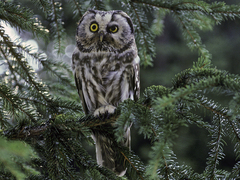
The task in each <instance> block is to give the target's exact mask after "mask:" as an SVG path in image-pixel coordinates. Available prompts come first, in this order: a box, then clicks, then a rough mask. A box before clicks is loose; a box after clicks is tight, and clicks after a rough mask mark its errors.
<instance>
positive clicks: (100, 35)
mask: <svg viewBox="0 0 240 180" xmlns="http://www.w3.org/2000/svg"><path fill="white" fill-rule="evenodd" d="M103 36H104V32H103V31H100V32H99V38H100V42H102V41H103Z"/></svg>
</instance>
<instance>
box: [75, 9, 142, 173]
mask: <svg viewBox="0 0 240 180" xmlns="http://www.w3.org/2000/svg"><path fill="white" fill-rule="evenodd" d="M76 44H77V47H76V48H75V50H74V52H73V55H72V69H73V73H74V78H75V83H76V87H77V90H78V94H79V96H80V99H81V102H82V106H83V109H84V111H85V114H92V115H94V116H95V117H98V116H100V115H103V114H113V113H114V112H115V109H116V107H117V106H118V104H119V103H120V102H123V101H124V100H126V99H132V100H135V101H136V100H137V99H138V98H139V93H140V90H139V87H140V80H139V61H140V59H139V57H138V51H137V46H136V43H135V38H134V28H133V23H132V21H131V19H130V17H129V16H128V15H127V14H126V13H125V12H123V11H120V10H114V11H97V10H89V11H87V12H86V13H85V14H84V15H83V17H82V18H81V19H80V21H79V24H78V27H77V32H76ZM123 113H124V112H123ZM93 138H94V140H95V146H96V158H97V163H98V164H99V165H100V166H104V167H107V168H109V169H111V170H112V171H114V172H115V173H116V174H117V175H118V176H123V175H124V174H125V172H126V168H125V167H124V163H123V162H122V161H120V160H119V158H117V157H119V154H117V152H116V151H115V149H116V146H115V143H114V142H113V140H112V139H111V138H109V137H108V136H107V135H105V134H104V133H101V132H93ZM123 139H124V141H123V142H121V145H122V146H125V147H127V148H130V140H131V137H130V127H126V128H125V135H124V138H123Z"/></svg>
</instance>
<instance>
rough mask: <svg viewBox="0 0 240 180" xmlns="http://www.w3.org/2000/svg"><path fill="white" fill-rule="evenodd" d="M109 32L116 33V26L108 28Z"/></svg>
mask: <svg viewBox="0 0 240 180" xmlns="http://www.w3.org/2000/svg"><path fill="white" fill-rule="evenodd" d="M109 31H110V32H111V33H116V32H117V31H118V26H117V25H113V26H111V27H110V28H109Z"/></svg>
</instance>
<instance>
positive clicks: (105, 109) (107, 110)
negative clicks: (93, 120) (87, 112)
mask: <svg viewBox="0 0 240 180" xmlns="http://www.w3.org/2000/svg"><path fill="white" fill-rule="evenodd" d="M115 110H116V107H114V106H112V105H106V106H101V107H100V108H98V109H96V110H95V111H94V113H93V115H94V116H95V117H98V118H99V117H100V116H101V115H104V114H107V115H109V114H113V113H114V112H115Z"/></svg>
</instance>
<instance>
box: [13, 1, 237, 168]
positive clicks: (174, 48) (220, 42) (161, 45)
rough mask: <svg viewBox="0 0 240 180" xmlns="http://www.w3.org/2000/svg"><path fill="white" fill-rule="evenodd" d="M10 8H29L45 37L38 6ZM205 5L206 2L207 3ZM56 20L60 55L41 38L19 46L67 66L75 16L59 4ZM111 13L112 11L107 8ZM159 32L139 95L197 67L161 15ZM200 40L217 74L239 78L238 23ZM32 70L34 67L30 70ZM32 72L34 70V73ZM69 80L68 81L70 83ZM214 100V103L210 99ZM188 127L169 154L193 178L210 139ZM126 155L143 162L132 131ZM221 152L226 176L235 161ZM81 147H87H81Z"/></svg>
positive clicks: (229, 151) (141, 145) (143, 148)
mask: <svg viewBox="0 0 240 180" xmlns="http://www.w3.org/2000/svg"><path fill="white" fill-rule="evenodd" d="M9 2H13V3H16V4H21V6H23V7H28V8H30V9H31V10H32V11H33V12H34V14H36V15H37V17H38V18H39V20H40V21H41V22H42V25H43V26H44V27H46V29H49V30H50V31H51V28H52V27H50V24H49V21H47V20H46V17H45V16H44V14H43V13H42V10H40V9H39V8H38V6H36V5H34V4H33V3H32V1H30V0H12V1H11V0H9ZM208 2H211V1H208ZM224 2H226V4H228V5H230V4H239V3H240V2H239V0H225V1H224ZM62 3H63V4H62V7H63V9H62V14H63V15H62V18H63V19H62V20H63V22H64V24H63V27H64V28H65V30H66V32H65V33H64V36H65V38H64V42H63V44H62V52H61V53H60V54H58V52H57V50H56V49H54V42H53V40H54V38H51V37H50V39H49V42H48V43H47V44H46V43H45V41H44V40H42V39H41V38H36V37H35V36H34V35H33V34H31V33H29V32H27V31H18V30H16V32H17V33H19V35H20V37H21V38H22V40H23V41H26V42H29V40H34V41H35V42H37V46H36V47H37V48H38V50H39V51H42V52H45V53H46V55H47V56H48V58H49V59H54V60H56V61H59V62H65V63H67V64H69V65H70V62H71V55H72V51H73V49H74V47H75V30H76V27H77V22H78V20H79V19H80V16H75V17H73V15H72V11H73V9H72V7H71V5H70V4H69V2H68V1H67V0H66V1H62ZM112 7H117V6H115V4H114V3H112ZM152 16H153V15H152V14H151V13H149V16H148V18H149V19H151V18H152ZM161 23H162V25H163V26H164V28H163V31H162V33H161V34H160V35H159V36H157V37H156V38H155V45H156V56H155V57H154V60H153V62H152V63H153V65H152V66H147V67H143V66H142V67H141V92H143V91H144V89H145V88H146V87H149V86H151V85H163V86H166V87H171V86H172V78H173V77H174V76H175V74H177V73H179V72H181V71H183V70H185V69H188V68H190V67H192V64H193V62H194V61H197V58H198V52H197V51H190V50H189V48H188V47H187V45H186V41H185V40H184V39H183V36H182V34H181V30H180V29H179V27H178V25H177V24H176V22H175V21H174V19H173V18H172V17H171V14H169V15H167V16H166V17H165V18H164V19H163V21H162V22H161ZM198 32H199V34H200V36H201V37H202V42H203V44H205V45H206V48H207V49H208V50H209V51H210V53H211V54H212V64H213V66H216V67H217V68H218V69H222V70H227V71H229V72H230V73H233V74H239V68H240V55H239V53H240V51H239V47H240V20H239V19H235V20H234V21H232V20H229V21H225V22H222V23H221V24H218V25H216V26H214V27H213V29H212V31H200V30H199V31H198ZM35 66H38V64H35ZM36 69H37V68H36ZM37 73H38V75H39V77H40V78H41V79H43V81H44V82H49V83H52V82H54V79H49V78H50V77H51V78H52V76H49V75H48V74H47V73H46V72H44V71H41V69H38V70H37ZM72 80H73V79H72ZM51 93H53V94H54V95H57V96H60V97H62V98H66V99H67V98H68V97H67V96H65V94H64V93H61V92H59V91H58V92H55V91H54V89H52V90H51ZM71 96H72V98H73V99H74V98H75V99H76V102H78V103H79V98H78V95H77V91H76V92H75V93H73V94H71ZM209 96H212V97H214V98H215V99H217V101H219V102H221V103H222V104H223V105H224V103H225V102H226V103H228V101H227V100H228V97H226V96H224V97H222V96H221V95H217V96H216V95H215V94H210V95H209ZM215 96H216V97H215ZM199 114H200V115H202V116H205V119H206V120H208V119H209V121H210V116H208V115H207V114H205V112H199ZM189 126H190V127H181V128H179V129H178V138H177V139H176V142H175V144H174V152H175V153H176V155H177V157H178V160H179V162H180V164H181V163H182V164H183V163H185V164H187V165H190V166H192V167H193V169H194V170H195V171H196V172H199V173H201V172H202V171H203V170H204V168H205V166H206V158H207V157H208V151H209V148H208V147H207V142H209V141H210V137H209V136H208V133H207V132H206V130H204V129H201V128H199V127H197V126H196V125H189ZM132 129H133V130H132V149H133V151H134V152H136V154H137V155H139V156H140V158H141V159H142V160H143V162H147V161H148V152H149V151H150V141H148V140H146V139H144V138H143V137H142V136H140V135H139V134H138V133H137V131H136V130H134V129H135V127H133V128H132ZM225 141H226V142H227V144H228V145H227V146H225V147H224V148H225V153H226V157H225V158H224V159H223V160H222V161H221V162H220V168H222V169H225V170H228V169H230V168H232V167H233V165H234V164H235V163H236V162H235V157H234V154H233V147H232V146H231V142H230V140H229V139H225ZM86 146H87V144H86ZM87 148H88V151H89V152H91V153H92V155H93V156H94V155H95V150H94V147H93V146H88V147H87Z"/></svg>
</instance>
